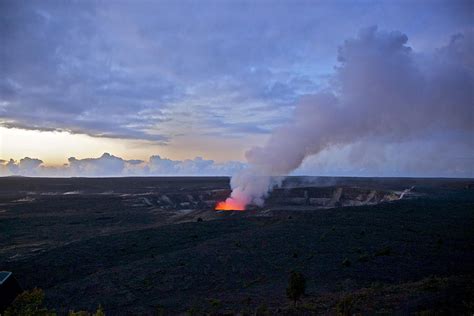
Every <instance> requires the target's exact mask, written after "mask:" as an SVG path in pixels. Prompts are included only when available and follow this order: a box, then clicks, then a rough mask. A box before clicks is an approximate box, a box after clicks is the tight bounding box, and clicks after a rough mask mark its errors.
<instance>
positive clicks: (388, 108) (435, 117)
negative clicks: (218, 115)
mask: <svg viewBox="0 0 474 316" xmlns="http://www.w3.org/2000/svg"><path fill="white" fill-rule="evenodd" d="M473 33H474V32H473V31H472V30H469V31H468V32H465V33H464V34H457V35H455V36H453V37H452V38H451V40H450V42H449V43H448V45H446V46H444V47H442V48H440V49H438V50H436V51H435V52H434V53H431V54H421V53H416V52H414V51H413V50H412V49H411V48H410V47H409V46H407V41H408V38H407V36H406V35H405V34H402V33H400V32H396V31H395V32H383V31H379V30H377V27H371V28H367V29H363V30H361V31H360V33H359V35H358V36H357V37H356V38H355V39H350V40H347V41H345V42H344V43H343V45H342V46H341V47H340V48H339V52H338V62H339V64H338V66H337V67H336V68H335V73H334V74H333V76H332V77H331V79H330V80H329V83H328V86H327V88H325V89H322V90H321V91H320V92H318V93H316V94H313V95H308V96H306V97H304V98H302V99H301V100H300V101H299V103H298V104H297V106H296V108H295V112H294V116H293V118H292V119H291V120H290V121H289V122H288V123H287V124H285V125H283V126H281V127H279V128H277V129H276V130H274V131H273V133H272V135H271V137H270V139H269V140H268V142H267V143H266V144H265V145H264V146H261V147H254V148H251V149H250V150H248V151H247V152H246V158H247V160H248V162H249V167H248V168H247V169H245V170H243V171H241V172H239V173H237V174H236V175H235V176H234V177H233V178H232V181H231V187H232V189H233V191H232V194H231V197H230V198H229V199H228V200H227V201H226V202H227V203H234V204H235V203H240V204H244V205H248V204H257V205H262V203H263V201H264V198H265V196H266V195H267V194H268V192H269V191H270V190H271V189H272V188H273V187H274V186H275V185H278V183H279V181H278V179H277V178H275V177H274V176H285V175H287V174H289V173H290V172H292V171H293V170H295V169H296V168H298V167H299V166H300V165H301V164H302V162H303V161H304V159H305V158H306V157H308V156H312V155H317V154H318V153H320V152H321V151H323V150H327V149H330V148H333V147H335V146H344V145H348V144H353V143H356V142H362V143H363V142H364V141H370V140H377V142H379V143H381V144H382V145H381V146H382V147H383V146H384V145H386V144H387V145H388V144H394V143H399V142H406V141H411V140H423V139H425V138H427V137H428V136H430V135H431V136H432V135H443V134H459V135H464V136H463V137H459V139H458V141H460V142H470V143H471V145H472V139H473V137H474V135H473V130H474V122H473V110H472V106H473V100H474V99H473V92H472V91H474V87H473V83H474V81H473V73H474V49H473V47H474V36H473ZM466 135H467V137H466ZM468 145H469V144H468ZM381 149H382V148H381ZM413 159H417V158H416V157H413ZM433 159H436V157H433Z"/></svg>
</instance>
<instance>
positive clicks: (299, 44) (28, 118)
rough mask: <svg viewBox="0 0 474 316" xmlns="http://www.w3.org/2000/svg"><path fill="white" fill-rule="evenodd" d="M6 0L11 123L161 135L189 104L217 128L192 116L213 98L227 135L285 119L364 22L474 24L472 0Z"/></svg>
mask: <svg viewBox="0 0 474 316" xmlns="http://www.w3.org/2000/svg"><path fill="white" fill-rule="evenodd" d="M0 6H1V7H0V10H1V12H2V14H1V16H0V37H1V38H2V49H1V58H0V67H1V72H2V78H1V80H0V124H1V125H2V126H7V127H18V128H23V129H37V130H46V131H50V130H64V131H70V132H73V133H83V134H88V135H92V136H100V137H115V138H135V139H146V140H153V141H160V142H167V141H168V140H169V139H170V137H172V135H175V134H177V133H179V134H182V131H179V132H177V131H176V126H177V125H179V120H178V119H179V113H182V112H183V109H186V110H188V111H190V112H192V115H191V117H190V118H189V120H190V121H191V122H188V124H189V125H191V123H192V125H193V126H198V127H199V131H200V132H202V133H204V134H206V133H210V132H212V131H213V124H214V122H213V121H212V120H210V121H207V120H199V119H194V118H193V117H194V116H196V117H199V115H198V114H197V111H198V109H197V105H202V104H204V105H205V106H206V107H209V111H210V112H211V114H216V115H222V116H223V119H222V122H224V123H225V122H227V123H228V124H223V125H222V128H221V129H220V130H219V131H218V133H219V134H218V135H219V136H221V137H226V136H229V135H230V136H235V135H236V134H238V133H262V132H265V131H267V130H268V128H270V127H274V126H275V125H271V124H270V125H269V126H260V125H259V124H257V123H256V122H254V121H258V120H259V119H260V120H262V121H267V122H270V121H272V120H284V119H288V117H289V113H290V112H291V111H289V110H288V109H287V107H291V106H292V104H293V103H294V102H295V101H296V100H298V99H299V98H300V97H301V96H302V95H305V94H308V93H310V94H311V93H314V92H315V91H316V90H317V89H318V88H319V87H320V84H321V75H324V74H327V73H328V72H329V71H330V70H331V67H332V65H333V63H334V61H335V60H334V56H333V52H334V50H335V49H336V47H337V45H338V43H339V41H340V39H341V38H345V37H346V36H347V35H348V34H352V32H353V30H354V28H357V27H359V26H364V25H367V24H375V23H379V24H385V25H384V26H386V27H389V28H394V27H395V28H400V27H404V29H405V30H407V32H410V33H414V36H415V37H416V38H420V39H424V38H429V39H430V40H431V41H432V42H436V40H439V39H440V38H443V36H445V35H446V33H447V32H448V31H451V30H459V29H462V28H465V27H466V25H470V23H471V22H472V21H471V20H472V19H471V17H470V16H469V14H468V12H472V2H469V1H430V2H419V3H416V4H412V3H395V2H394V3H380V4H372V3H357V4H353V5H351V4H348V3H346V2H344V1H342V2H331V3H329V2H318V3H315V2H314V1H308V2H306V1H302V2H301V1H299V2H298V3H294V2H285V1H283V2H278V3H271V4H270V3H268V2H265V1H263V2H247V1H239V2H220V1H204V2H199V3H197V2H194V1H189V2H188V1H179V2H170V1H163V2H148V1H138V2H127V1H119V2H116V1H114V2H97V1H76V2H61V1H54V0H47V1H21V2H18V1H10V0H5V1H1V4H0ZM470 9H471V10H470ZM418 23H420V25H423V27H419V26H418ZM441 29H442V30H443V31H444V33H443V32H441ZM453 45H457V44H456V42H453ZM440 54H442V52H440ZM465 58H469V57H468V56H465ZM201 101H202V102H201ZM249 117H252V118H254V121H252V124H254V125H255V127H254V128H250V127H249V126H245V124H247V123H248V122H249ZM193 120H194V121H193ZM170 122H171V123H170ZM237 130H240V132H239V131H237ZM194 132H195V131H194V130H193V131H192V132H189V133H194Z"/></svg>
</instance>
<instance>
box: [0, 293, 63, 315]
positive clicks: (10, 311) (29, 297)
mask: <svg viewBox="0 0 474 316" xmlns="http://www.w3.org/2000/svg"><path fill="white" fill-rule="evenodd" d="M43 301H44V292H43V290H42V289H38V288H34V289H33V290H30V291H25V292H23V293H21V294H20V295H18V296H17V298H16V299H15V300H14V301H13V303H12V304H11V306H10V307H8V308H7V310H6V311H5V314H4V315H5V316H53V315H56V313H55V312H54V311H49V310H48V309H47V308H46V307H44V306H43Z"/></svg>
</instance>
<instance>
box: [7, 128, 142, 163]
mask: <svg viewBox="0 0 474 316" xmlns="http://www.w3.org/2000/svg"><path fill="white" fill-rule="evenodd" d="M144 149H146V148H143V147H141V146H137V145H136V144H133V143H132V142H130V141H127V140H122V139H110V138H99V137H91V136H88V135H83V134H70V133H68V132H40V131H34V130H23V129H16V128H11V129H9V128H4V127H0V158H1V159H5V160H7V159H10V158H13V159H15V160H19V159H21V158H24V157H30V158H39V159H41V160H43V161H44V162H45V163H46V164H47V165H50V166H54V165H62V164H64V163H67V158H69V157H76V158H78V159H81V158H91V157H94V158H95V157H99V156H101V155H102V154H103V153H104V152H108V153H111V154H114V155H117V156H120V157H122V158H125V159H148V156H147V150H144Z"/></svg>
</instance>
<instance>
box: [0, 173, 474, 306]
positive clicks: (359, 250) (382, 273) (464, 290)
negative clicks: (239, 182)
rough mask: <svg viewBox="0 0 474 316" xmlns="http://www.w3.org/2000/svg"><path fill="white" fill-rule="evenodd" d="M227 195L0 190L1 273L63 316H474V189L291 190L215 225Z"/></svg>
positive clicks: (32, 181)
mask: <svg viewBox="0 0 474 316" xmlns="http://www.w3.org/2000/svg"><path fill="white" fill-rule="evenodd" d="M228 181H229V179H228V178H225V177H221V178H218V177H200V178H199V177H163V178H156V177H150V178H69V179H66V178H65V179H54V178H23V177H6V178H1V179H0V231H1V232H2V234H1V235H0V265H1V267H2V269H6V270H9V271H13V272H14V274H15V276H16V278H17V279H18V281H19V283H20V284H21V286H22V287H23V288H24V289H32V288H34V287H39V288H42V289H44V291H45V295H46V299H45V303H46V305H47V306H48V307H49V308H53V309H55V310H56V311H57V312H59V313H60V314H62V313H66V312H67V311H69V310H71V309H74V310H89V311H92V310H95V309H96V308H97V306H98V305H99V304H101V305H102V306H103V308H104V310H105V312H106V314H110V315H116V314H119V315H122V314H127V313H130V314H150V315H152V314H157V313H158V312H162V311H166V313H168V314H170V315H174V314H177V313H186V312H188V314H189V313H190V314H193V313H194V314H197V315H200V314H205V313H211V314H213V315H222V314H226V315H232V314H237V313H241V314H242V313H244V312H248V313H255V311H256V310H259V311H264V310H267V311H268V313H269V314H270V315H275V314H278V315H294V314H301V315H312V314H337V313H342V314H352V313H358V312H361V313H362V314H371V313H389V314H392V313H401V314H406V313H414V312H426V311H429V312H438V313H444V312H450V313H454V314H462V313H467V312H469V311H472V307H473V305H472V304H473V303H474V300H473V299H474V298H473V288H474V284H473V280H474V279H473V273H474V268H473V265H472V262H474V231H473V230H472V227H473V225H474V194H473V193H474V192H473V187H474V181H472V180H469V179H467V180H463V179H414V178H316V177H313V178H312V177H290V178H288V179H286V180H285V181H284V182H283V185H282V187H281V188H280V189H276V190H274V191H273V192H272V193H271V195H270V196H269V197H268V199H267V202H266V203H265V204H264V205H263V206H262V207H257V206H253V207H252V206H251V207H249V210H248V211H244V212H241V211H235V212H229V211H221V212H216V211H214V209H213V208H214V206H215V204H216V203H217V201H220V200H222V199H224V198H226V197H227V196H228V194H229V192H230V188H229V182H228ZM406 189H409V190H406ZM403 192H405V193H404V194H403V196H402V198H401V199H400V196H401V195H402V193H403ZM292 270H297V271H299V272H301V273H302V274H303V275H304V276H305V278H306V282H307V291H306V295H305V296H304V297H303V298H302V299H301V302H300V303H299V304H298V306H297V309H294V307H292V306H293V304H292V302H291V301H290V300H288V299H287V298H286V294H285V289H286V287H287V285H288V276H289V274H290V272H291V271H292ZM85 293H86V294H87V295H84V294H85Z"/></svg>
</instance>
